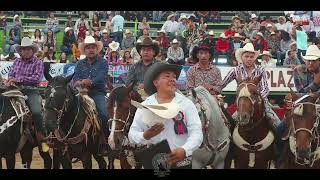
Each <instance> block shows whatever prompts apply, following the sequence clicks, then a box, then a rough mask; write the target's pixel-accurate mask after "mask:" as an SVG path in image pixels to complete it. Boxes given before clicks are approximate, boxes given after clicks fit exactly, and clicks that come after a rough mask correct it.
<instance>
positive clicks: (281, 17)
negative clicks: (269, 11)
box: [278, 16, 286, 22]
mask: <svg viewBox="0 0 320 180" xmlns="http://www.w3.org/2000/svg"><path fill="white" fill-rule="evenodd" d="M280 19H283V21H284V22H286V18H285V17H284V16H279V17H278V21H279V20H280Z"/></svg>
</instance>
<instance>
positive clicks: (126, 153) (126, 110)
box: [107, 83, 143, 169]
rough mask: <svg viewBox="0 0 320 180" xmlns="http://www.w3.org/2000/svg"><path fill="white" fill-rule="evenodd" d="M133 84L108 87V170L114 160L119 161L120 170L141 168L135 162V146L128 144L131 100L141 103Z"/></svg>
mask: <svg viewBox="0 0 320 180" xmlns="http://www.w3.org/2000/svg"><path fill="white" fill-rule="evenodd" d="M133 86H134V84H133V83H131V84H130V85H129V86H128V87H126V86H124V85H122V86H118V87H115V88H113V87H112V86H110V84H109V85H108V88H109V90H110V91H111V93H110V94H109V97H108V106H107V107H108V109H107V110H108V115H109V117H112V118H110V119H109V121H108V124H109V129H110V136H109V138H108V143H109V146H110V147H111V149H112V151H111V152H110V153H111V155H109V156H108V160H109V166H108V168H109V169H113V168H114V166H113V162H114V159H116V158H119V159H120V166H121V169H132V167H135V168H136V169H139V168H141V164H140V163H139V162H137V161H136V158H135V156H134V151H135V149H136V148H137V146H135V145H132V144H130V143H129V139H128V133H129V129H130V125H131V123H132V121H133V118H134V114H135V112H136V110H137V109H136V107H134V106H133V105H131V99H132V100H135V101H138V102H142V101H143V100H142V98H141V96H140V94H138V93H137V92H135V91H133V90H132V89H133Z"/></svg>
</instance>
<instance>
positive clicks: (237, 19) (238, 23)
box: [231, 16, 242, 28]
mask: <svg viewBox="0 0 320 180" xmlns="http://www.w3.org/2000/svg"><path fill="white" fill-rule="evenodd" d="M231 23H232V25H234V26H235V27H236V28H239V27H241V26H242V25H241V19H240V17H239V16H233V17H232V19H231Z"/></svg>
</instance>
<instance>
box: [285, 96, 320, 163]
mask: <svg viewBox="0 0 320 180" xmlns="http://www.w3.org/2000/svg"><path fill="white" fill-rule="evenodd" d="M296 96H297V95H296ZM319 97H320V93H319V92H317V93H310V94H308V95H305V96H303V97H301V98H300V99H298V100H296V101H295V103H294V105H293V108H292V110H291V111H290V112H289V115H288V116H287V117H286V118H285V119H284V121H285V122H286V124H289V132H288V133H289V135H290V136H288V137H289V145H290V149H291V151H292V153H293V154H294V155H295V160H296V163H298V164H301V165H305V164H309V165H310V164H313V162H312V160H314V157H315V156H316V154H315V152H313V149H314V151H316V150H317V149H318V148H319V142H318V138H319V132H318V125H319V117H320V116H319V109H318V108H319V105H318V104H317V101H318V100H319Z"/></svg>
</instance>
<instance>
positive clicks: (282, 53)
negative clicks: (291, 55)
mask: <svg viewBox="0 0 320 180" xmlns="http://www.w3.org/2000/svg"><path fill="white" fill-rule="evenodd" d="M280 35H281V40H280V50H279V51H278V52H277V61H278V64H283V59H285V58H286V53H287V51H288V50H289V45H290V44H291V43H292V42H293V41H292V39H291V37H290V34H289V33H288V32H286V31H284V30H281V31H280Z"/></svg>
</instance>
